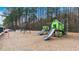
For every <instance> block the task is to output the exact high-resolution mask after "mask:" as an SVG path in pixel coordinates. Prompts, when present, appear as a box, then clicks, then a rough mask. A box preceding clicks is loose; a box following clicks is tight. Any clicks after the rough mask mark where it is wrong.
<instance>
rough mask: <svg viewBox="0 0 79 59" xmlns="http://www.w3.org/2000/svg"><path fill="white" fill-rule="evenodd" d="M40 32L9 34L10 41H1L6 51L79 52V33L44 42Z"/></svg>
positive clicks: (2, 48)
mask: <svg viewBox="0 0 79 59" xmlns="http://www.w3.org/2000/svg"><path fill="white" fill-rule="evenodd" d="M38 33H39V31H31V32H29V31H27V32H25V33H23V32H20V31H19V32H9V37H8V39H3V40H0V42H1V43H2V47H1V48H0V50H2V51H3V50H4V51H7V50H8V51H73V50H75V51H77V50H79V33H68V34H67V35H65V36H63V37H61V38H58V37H52V38H51V39H50V40H48V41H44V39H43V37H44V36H45V35H42V36H40V35H39V34H38Z"/></svg>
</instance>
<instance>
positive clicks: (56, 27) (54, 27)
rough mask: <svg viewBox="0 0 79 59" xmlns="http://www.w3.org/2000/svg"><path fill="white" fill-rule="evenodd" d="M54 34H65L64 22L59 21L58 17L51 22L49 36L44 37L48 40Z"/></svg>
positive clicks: (59, 35)
mask: <svg viewBox="0 0 79 59" xmlns="http://www.w3.org/2000/svg"><path fill="white" fill-rule="evenodd" d="M52 35H54V36H57V37H61V36H62V35H64V24H63V23H61V22H59V21H58V20H57V19H55V20H53V22H52V24H51V30H50V31H49V33H48V34H47V36H45V37H44V40H48V39H49V38H50V37H51V36H52Z"/></svg>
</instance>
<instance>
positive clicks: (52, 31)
mask: <svg viewBox="0 0 79 59" xmlns="http://www.w3.org/2000/svg"><path fill="white" fill-rule="evenodd" d="M54 31H55V29H51V30H50V31H49V33H48V35H47V36H45V37H44V40H48V39H49V38H50V37H51V36H52V34H53V33H54Z"/></svg>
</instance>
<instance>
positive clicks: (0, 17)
mask: <svg viewBox="0 0 79 59" xmlns="http://www.w3.org/2000/svg"><path fill="white" fill-rule="evenodd" d="M5 9H6V8H5V7H0V14H3V12H4V11H5ZM4 18H5V17H2V16H0V24H3V20H4Z"/></svg>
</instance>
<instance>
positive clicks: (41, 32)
mask: <svg viewBox="0 0 79 59" xmlns="http://www.w3.org/2000/svg"><path fill="white" fill-rule="evenodd" d="M48 31H49V27H48V26H43V27H42V30H41V31H40V33H39V34H40V35H44V34H46V33H48Z"/></svg>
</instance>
